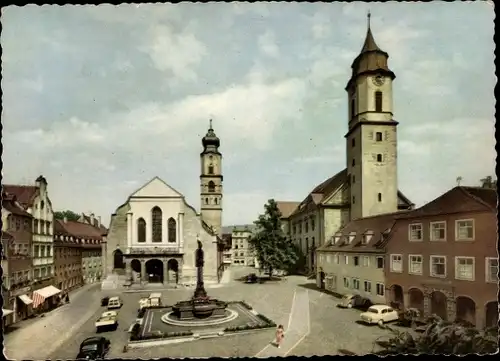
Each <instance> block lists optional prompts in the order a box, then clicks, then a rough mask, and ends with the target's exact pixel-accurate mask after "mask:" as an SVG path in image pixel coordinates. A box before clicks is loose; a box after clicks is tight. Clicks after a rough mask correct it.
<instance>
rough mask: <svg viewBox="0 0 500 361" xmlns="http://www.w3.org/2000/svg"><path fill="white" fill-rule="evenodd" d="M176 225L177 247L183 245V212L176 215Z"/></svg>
mask: <svg viewBox="0 0 500 361" xmlns="http://www.w3.org/2000/svg"><path fill="white" fill-rule="evenodd" d="M177 227H179V248H180V249H182V248H183V247H184V213H182V212H181V213H179V215H178V216H177Z"/></svg>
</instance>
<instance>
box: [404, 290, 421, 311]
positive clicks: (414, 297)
mask: <svg viewBox="0 0 500 361" xmlns="http://www.w3.org/2000/svg"><path fill="white" fill-rule="evenodd" d="M408 303H409V305H408V307H409V308H416V309H417V310H419V311H420V314H421V315H423V314H424V293H423V292H422V291H421V290H419V289H418V288H410V289H409V290H408Z"/></svg>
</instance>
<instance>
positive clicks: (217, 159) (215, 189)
mask: <svg viewBox="0 0 500 361" xmlns="http://www.w3.org/2000/svg"><path fill="white" fill-rule="evenodd" d="M202 144H203V152H201V153H200V162H201V175H200V185H201V189H200V195H201V218H202V219H203V221H205V222H206V223H207V224H208V225H209V226H212V227H213V228H214V229H215V231H216V232H217V234H220V232H221V228H222V154H221V153H220V152H219V146H220V140H219V138H217V136H216V135H215V132H214V130H213V128H212V120H211V119H210V127H209V129H208V132H207V134H206V135H205V136H204V137H203V139H202Z"/></svg>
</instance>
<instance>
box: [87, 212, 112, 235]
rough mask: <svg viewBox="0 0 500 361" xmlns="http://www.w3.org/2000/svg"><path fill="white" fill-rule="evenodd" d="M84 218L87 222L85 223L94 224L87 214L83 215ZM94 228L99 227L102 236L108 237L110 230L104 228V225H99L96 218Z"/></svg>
mask: <svg viewBox="0 0 500 361" xmlns="http://www.w3.org/2000/svg"><path fill="white" fill-rule="evenodd" d="M82 216H83V219H84V220H85V222H87V223H88V224H92V219H91V217H90V216H87V215H86V214H85V213H82ZM93 223H94V224H93V226H94V227H97V228H99V229H100V231H101V235H103V236H104V235H106V234H107V233H108V229H107V228H106V227H104V226H103V225H102V224H100V225H99V220H98V219H97V218H94V222H93Z"/></svg>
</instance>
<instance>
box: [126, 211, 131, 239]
mask: <svg viewBox="0 0 500 361" xmlns="http://www.w3.org/2000/svg"><path fill="white" fill-rule="evenodd" d="M127 245H128V247H132V212H127Z"/></svg>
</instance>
